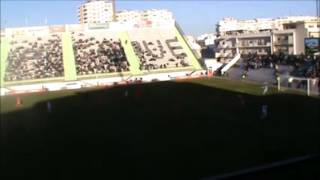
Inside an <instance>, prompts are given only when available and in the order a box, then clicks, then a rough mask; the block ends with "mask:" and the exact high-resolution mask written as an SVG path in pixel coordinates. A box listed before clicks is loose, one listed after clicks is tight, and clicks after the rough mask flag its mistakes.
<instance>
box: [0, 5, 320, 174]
mask: <svg viewBox="0 0 320 180" xmlns="http://www.w3.org/2000/svg"><path fill="white" fill-rule="evenodd" d="M96 2H97V1H92V0H91V1H90V0H88V1H87V2H86V3H87V4H86V3H84V5H85V6H86V7H88V6H89V4H90V3H96ZM98 2H100V1H98ZM102 2H108V3H111V4H105V5H106V6H107V5H108V7H109V5H110V8H113V13H114V12H115V5H114V1H112V2H111V1H102ZM85 6H83V5H82V6H81V7H80V13H81V11H84V12H85V13H86V11H87V10H85V9H83V8H84V7H85ZM99 6H100V5H99ZM154 11H155V10H150V12H148V13H151V14H152V12H154ZM157 12H161V13H162V16H163V17H162V16H161V18H158V19H152V20H150V19H147V20H139V21H130V22H127V19H126V18H127V16H128V17H129V16H130V18H132V17H131V15H132V14H134V13H133V12H127V11H124V12H121V13H122V14H120V13H119V14H118V15H117V17H116V16H115V15H114V14H113V15H111V16H110V18H111V19H112V20H110V21H109V22H107V23H90V22H87V21H89V20H88V18H86V17H85V16H83V15H79V17H80V21H81V23H79V24H64V25H46V26H30V27H19V28H6V29H5V30H4V31H2V32H1V74H0V85H1V86H0V88H1V89H0V91H1V96H0V97H1V106H0V107H1V109H0V113H1V142H2V143H1V145H2V146H1V169H2V170H3V171H2V173H1V176H2V177H3V178H4V179H16V178H18V179H76V178H90V179H100V178H102V179H226V180H230V179H247V180H251V179H260V180H264V179H320V173H319V169H318V168H319V163H320V141H319V139H320V121H319V120H320V111H319V110H320V99H319V88H318V84H319V78H318V76H319V75H320V71H319V70H320V65H319V64H320V60H319V56H318V55H317V54H316V52H317V51H318V50H317V49H316V50H315V51H314V52H313V53H314V54H313V55H314V57H315V58H314V59H313V61H312V63H309V61H308V62H307V63H301V64H302V65H301V64H299V66H298V65H297V66H294V65H292V67H295V68H296V69H297V70H299V72H302V70H301V69H303V76H299V77H298V76H294V75H293V73H292V74H291V75H289V76H288V75H284V74H285V73H287V72H285V73H284V72H282V71H279V69H276V68H274V67H272V66H273V64H272V63H274V65H275V66H277V68H278V67H284V66H286V65H287V64H285V63H281V64H280V63H279V64H277V63H276V62H277V61H278V59H281V58H282V57H280V56H281V55H280V56H279V55H278V54H276V53H274V54H272V53H271V54H268V55H269V56H270V57H271V56H272V58H273V59H275V60H274V61H273V60H272V61H271V60H270V61H268V60H266V61H268V63H265V64H267V65H265V66H266V67H261V68H265V69H262V70H260V71H258V70H257V72H255V70H251V71H250V70H249V69H250V68H248V67H247V68H245V67H244V68H243V67H242V65H241V64H245V63H247V62H248V64H247V65H248V66H249V65H251V64H249V63H256V64H258V63H259V62H260V60H259V59H261V57H258V56H259V55H257V54H255V55H252V54H249V55H247V54H246V52H245V50H242V49H240V48H237V49H234V52H233V53H229V54H228V57H222V56H221V53H220V54H219V53H216V57H217V58H216V59H215V60H211V59H210V60H208V61H206V60H203V59H204V58H203V57H202V58H201V57H199V54H198V53H197V52H196V51H195V49H194V48H193V46H192V44H191V43H190V42H189V41H188V39H187V38H186V34H185V33H184V31H183V30H182V28H181V27H180V25H179V24H178V22H177V21H176V20H175V19H174V18H172V17H171V16H170V15H167V14H166V13H167V12H166V11H161V10H160V11H157ZM142 16H143V15H142ZM116 18H118V20H115V19H116ZM298 23H301V22H300V21H299V22H298ZM286 32H287V31H286ZM297 32H298V31H297ZM290 33H291V31H290ZM292 33H293V35H294V37H298V35H296V34H295V33H296V32H293V31H292ZM280 34H281V33H280ZM281 35H282V34H281ZM264 38H265V37H264ZM221 39H223V38H221ZM231 39H232V38H231ZM249 39H250V38H249ZM308 39H310V38H308ZM308 39H307V40H308ZM312 39H315V38H312ZM229 40H230V38H229ZM222 41H224V43H223V44H227V41H226V40H225V39H223V40H222ZM237 41H239V40H238V39H237ZM218 45H219V42H218ZM262 46H263V48H265V47H266V46H264V45H262ZM276 46H277V47H278V46H279V45H276ZM224 48H225V50H229V49H232V48H227V47H224ZM259 48H260V47H259ZM218 49H219V48H217V52H218ZM239 49H240V50H239ZM244 49H253V48H251V47H250V48H248V47H245V48H244ZM225 50H224V52H226V51H225ZM298 50H299V49H298ZM298 50H294V52H295V53H297V52H299V51H298ZM274 51H276V50H274ZM259 52H260V50H259ZM217 54H218V55H217ZM218 56H219V57H218ZM291 56H292V59H294V58H296V57H298V58H296V59H299V58H300V57H299V55H291ZM310 58H311V56H310ZM312 58H313V57H312ZM266 59H269V58H266ZM270 59H271V58H270ZM289 59H290V58H289ZM292 61H295V62H296V61H297V62H298V61H299V60H292ZM207 62H210V63H211V64H210V63H209V64H210V65H208V63H207ZM310 62H311V61H310ZM212 63H213V64H212ZM256 64H254V65H252V66H253V67H255V68H252V69H258V68H256V66H257V65H256ZM262 64H263V65H261V66H264V63H262ZM270 64H272V65H271V68H270ZM292 64H294V63H292ZM239 69H241V70H239ZM271 69H272V73H270V74H272V75H271V76H272V77H271V76H270V77H271V78H269V79H268V78H264V79H263V81H258V80H254V79H250V78H251V77H255V75H254V73H256V74H260V75H261V74H264V73H265V72H267V71H268V73H269V71H270V72H271ZM309 70H310V71H309ZM238 71H239V72H240V71H241V73H238V74H236V73H234V72H238ZM249 71H250V72H251V73H252V72H254V73H252V74H250V75H249V77H250V78H246V76H248V74H249ZM243 72H245V73H243ZM268 73H265V74H268ZM281 73H283V74H281ZM235 74H236V75H235ZM305 74H310V76H304V75H305ZM257 76H259V75H257ZM233 77H236V78H233ZM264 77H265V76H264ZM266 79H267V80H266ZM284 81H286V82H284ZM293 81H294V82H295V83H296V84H297V85H298V86H299V87H298V88H297V87H294V86H293V84H294V83H292V82H293Z"/></svg>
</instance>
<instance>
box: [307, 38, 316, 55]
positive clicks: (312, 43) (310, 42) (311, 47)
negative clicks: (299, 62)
mask: <svg viewBox="0 0 320 180" xmlns="http://www.w3.org/2000/svg"><path fill="white" fill-rule="evenodd" d="M304 44H305V53H306V54H307V55H313V54H314V53H319V52H320V38H305V39H304Z"/></svg>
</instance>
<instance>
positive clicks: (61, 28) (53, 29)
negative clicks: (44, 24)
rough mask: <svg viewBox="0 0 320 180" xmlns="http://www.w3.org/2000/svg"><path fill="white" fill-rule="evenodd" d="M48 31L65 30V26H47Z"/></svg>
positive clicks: (58, 31) (57, 31)
mask: <svg viewBox="0 0 320 180" xmlns="http://www.w3.org/2000/svg"><path fill="white" fill-rule="evenodd" d="M49 31H50V33H60V32H65V31H66V27H65V26H64V25H55V26H49Z"/></svg>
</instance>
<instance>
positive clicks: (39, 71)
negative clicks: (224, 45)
mask: <svg viewBox="0 0 320 180" xmlns="http://www.w3.org/2000/svg"><path fill="white" fill-rule="evenodd" d="M7 62H8V64H7V68H6V72H5V77H4V80H5V81H8V82H10V81H19V80H32V79H43V78H53V77H62V76H64V67H63V60H62V44H61V36H60V35H58V34H52V35H51V36H46V37H34V36H27V37H17V38H16V39H13V40H12V41H11V49H10V51H9V54H8V59H7Z"/></svg>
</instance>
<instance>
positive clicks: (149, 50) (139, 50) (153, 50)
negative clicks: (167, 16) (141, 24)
mask: <svg viewBox="0 0 320 180" xmlns="http://www.w3.org/2000/svg"><path fill="white" fill-rule="evenodd" d="M170 42H171V41H170V40H166V45H167V48H168V49H169V52H167V51H166V50H165V48H164V46H163V45H162V43H161V41H160V40H157V41H156V43H154V42H152V41H149V42H148V43H147V42H146V41H142V43H140V42H138V41H133V42H132V46H133V48H134V50H135V53H136V55H137V56H138V58H139V59H140V70H153V69H166V68H168V67H186V66H189V64H188V63H187V61H186V57H187V55H186V54H185V53H184V52H180V53H177V52H176V50H178V49H182V47H181V46H174V47H171V46H170ZM142 46H143V47H142ZM168 56H169V57H168Z"/></svg>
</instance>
